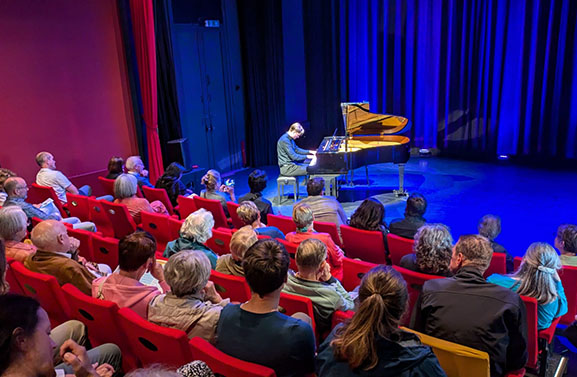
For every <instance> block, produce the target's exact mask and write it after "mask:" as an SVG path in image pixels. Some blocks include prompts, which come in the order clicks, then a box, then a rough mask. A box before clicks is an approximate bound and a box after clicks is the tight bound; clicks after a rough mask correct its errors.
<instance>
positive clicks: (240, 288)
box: [210, 270, 250, 302]
mask: <svg viewBox="0 0 577 377" xmlns="http://www.w3.org/2000/svg"><path fill="white" fill-rule="evenodd" d="M210 281H212V282H213V283H214V286H215V288H216V291H217V292H218V293H219V294H220V296H221V297H222V298H230V300H231V301H238V302H245V301H248V300H249V299H250V288H249V286H248V283H247V282H246V280H245V278H244V277H243V276H233V275H228V274H223V273H221V272H218V271H215V270H211V271H210Z"/></svg>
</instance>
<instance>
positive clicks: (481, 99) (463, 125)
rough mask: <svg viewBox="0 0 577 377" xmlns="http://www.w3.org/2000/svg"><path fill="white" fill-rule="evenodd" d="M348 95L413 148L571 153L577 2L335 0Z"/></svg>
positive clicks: (574, 149)
mask: <svg viewBox="0 0 577 377" xmlns="http://www.w3.org/2000/svg"><path fill="white" fill-rule="evenodd" d="M339 5H340V8H341V9H340V14H341V15H342V16H341V22H340V52H341V55H340V61H341V62H340V63H341V67H342V68H341V88H342V91H343V92H342V94H341V96H342V97H343V99H344V100H348V101H362V100H368V101H370V104H371V111H372V112H376V113H390V114H397V115H403V116H406V117H407V118H409V119H410V120H411V121H412V122H413V127H412V129H411V138H412V141H413V145H414V146H418V147H428V148H434V147H436V148H440V149H442V150H444V151H447V152H450V153H458V154H467V153H474V154H477V155H479V154H487V155H495V154H512V155H525V156H537V157H539V156H547V157H561V158H577V145H576V144H577V28H576V26H575V25H576V20H577V1H574V0H506V1H503V0H389V1H386V0H374V1H370V0H367V1H360V0H359V1H356V0H340V3H339Z"/></svg>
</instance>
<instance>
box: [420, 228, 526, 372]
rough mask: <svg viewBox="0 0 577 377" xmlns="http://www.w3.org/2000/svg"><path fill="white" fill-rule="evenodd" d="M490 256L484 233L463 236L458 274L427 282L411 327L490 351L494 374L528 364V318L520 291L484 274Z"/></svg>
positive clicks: (456, 259)
mask: <svg viewBox="0 0 577 377" xmlns="http://www.w3.org/2000/svg"><path fill="white" fill-rule="evenodd" d="M492 256H493V249H492V248H491V243H490V242H489V240H487V239H486V238H485V237H483V236H479V235H467V236H461V238H459V241H458V242H457V244H456V245H455V247H454V249H453V256H452V259H451V270H452V271H453V273H454V274H455V276H454V277H451V278H445V279H434V280H429V281H427V282H425V284H424V285H423V288H422V293H421V297H420V299H419V300H418V301H417V306H416V307H415V310H414V311H415V314H416V316H415V318H414V326H413V328H414V329H415V330H417V331H421V332H424V333H426V334H428V335H431V336H434V337H437V338H441V339H445V340H448V341H450V342H454V343H458V344H462V345H465V346H468V347H472V348H475V349H478V350H480V351H485V352H487V353H488V354H489V358H490V369H491V376H493V377H496V376H503V375H505V374H507V372H511V371H515V370H518V369H521V368H523V366H524V365H525V363H526V362H527V318H526V313H525V305H524V304H523V301H522V300H521V298H520V297H519V295H518V294H517V293H515V292H513V291H512V290H510V289H507V288H504V287H500V286H498V285H495V284H491V283H488V282H486V281H485V279H484V278H483V273H484V272H485V270H487V268H488V267H489V263H490V262H491V257H492Z"/></svg>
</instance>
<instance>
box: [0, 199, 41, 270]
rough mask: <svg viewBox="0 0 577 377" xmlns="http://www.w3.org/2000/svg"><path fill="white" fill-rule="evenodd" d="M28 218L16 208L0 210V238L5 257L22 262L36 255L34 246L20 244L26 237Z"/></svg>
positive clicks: (10, 207) (9, 207)
mask: <svg viewBox="0 0 577 377" xmlns="http://www.w3.org/2000/svg"><path fill="white" fill-rule="evenodd" d="M27 226H28V217H26V214H25V213H24V211H23V210H22V209H21V208H20V207H18V206H8V207H4V208H2V209H0V238H2V239H3V240H4V241H5V246H6V257H8V258H12V259H16V260H17V261H20V262H24V261H25V260H26V259H27V258H28V256H29V255H32V254H34V253H36V246H34V245H32V244H31V243H25V242H22V240H23V239H24V237H26V227H27Z"/></svg>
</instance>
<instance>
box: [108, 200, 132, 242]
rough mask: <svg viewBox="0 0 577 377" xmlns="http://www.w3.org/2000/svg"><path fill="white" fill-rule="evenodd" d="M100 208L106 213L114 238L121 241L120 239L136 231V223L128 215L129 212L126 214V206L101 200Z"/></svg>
mask: <svg viewBox="0 0 577 377" xmlns="http://www.w3.org/2000/svg"><path fill="white" fill-rule="evenodd" d="M102 206H103V207H104V210H105V211H106V215H107V216H108V219H110V222H111V223H112V227H113V228H114V237H115V238H118V239H121V238H122V237H124V236H126V235H129V234H131V233H134V231H136V223H135V222H134V219H133V218H132V216H131V215H130V212H128V208H127V207H126V205H124V204H119V203H118V204H117V203H111V202H107V201H105V200H103V201H102Z"/></svg>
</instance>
